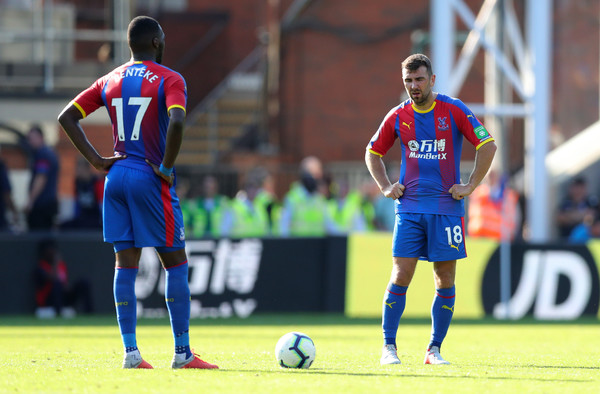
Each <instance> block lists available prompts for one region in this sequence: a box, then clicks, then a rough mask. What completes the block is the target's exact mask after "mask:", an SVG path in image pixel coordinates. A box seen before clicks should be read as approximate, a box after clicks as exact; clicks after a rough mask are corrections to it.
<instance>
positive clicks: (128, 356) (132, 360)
mask: <svg viewBox="0 0 600 394" xmlns="http://www.w3.org/2000/svg"><path fill="white" fill-rule="evenodd" d="M123 368H124V369H136V368H140V369H153V368H152V365H150V364H148V363H147V362H146V361H144V359H143V358H142V355H141V354H140V351H139V350H135V351H133V352H127V353H125V357H123Z"/></svg>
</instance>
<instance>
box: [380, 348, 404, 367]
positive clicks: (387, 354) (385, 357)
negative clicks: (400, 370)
mask: <svg viewBox="0 0 600 394" xmlns="http://www.w3.org/2000/svg"><path fill="white" fill-rule="evenodd" d="M380 362H381V365H390V364H401V362H400V359H399V358H398V354H397V352H396V345H383V349H382V350H381V361H380Z"/></svg>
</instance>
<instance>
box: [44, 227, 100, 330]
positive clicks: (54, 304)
mask: <svg viewBox="0 0 600 394" xmlns="http://www.w3.org/2000/svg"><path fill="white" fill-rule="evenodd" d="M34 276H35V302H36V306H37V309H36V316H38V317H39V318H53V317H55V316H57V315H59V314H60V315H61V316H63V317H74V316H75V310H76V307H77V306H79V305H78V304H81V311H82V312H84V313H91V312H92V298H91V292H90V283H89V282H88V281H85V280H79V281H77V282H75V283H74V284H73V285H71V284H70V283H69V277H68V272H67V265H66V264H65V262H64V260H63V259H62V257H61V255H60V253H59V251H58V247H57V245H56V242H55V241H54V240H53V239H45V240H42V241H41V242H40V243H39V245H38V262H37V267H36V270H35V275H34Z"/></svg>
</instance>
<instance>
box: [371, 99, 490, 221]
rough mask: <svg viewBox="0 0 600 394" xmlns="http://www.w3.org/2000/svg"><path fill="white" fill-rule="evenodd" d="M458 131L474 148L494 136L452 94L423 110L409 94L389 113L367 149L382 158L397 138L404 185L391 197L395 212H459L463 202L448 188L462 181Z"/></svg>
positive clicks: (461, 137) (460, 144) (458, 213)
mask: <svg viewBox="0 0 600 394" xmlns="http://www.w3.org/2000/svg"><path fill="white" fill-rule="evenodd" d="M463 136H464V137H465V138H466V139H467V140H468V141H469V142H470V143H471V144H473V145H474V146H475V148H476V149H479V148H480V147H481V146H482V145H484V144H486V143H488V142H490V141H493V140H494V139H493V138H492V136H491V135H490V134H489V132H488V131H487V130H486V129H485V127H483V125H482V124H481V122H480V121H479V120H478V119H477V118H476V117H475V115H474V114H473V112H471V110H470V109H469V108H467V106H466V105H465V104H464V103H463V102H462V101H460V100H459V99H456V98H453V97H449V96H446V95H443V94H439V93H438V95H437V97H436V99H435V101H434V102H433V104H432V105H431V108H429V109H428V110H425V111H422V110H418V109H416V108H414V107H413V105H412V100H410V99H408V100H406V101H405V102H403V103H402V104H400V105H399V106H397V107H395V108H393V109H392V110H391V111H390V112H388V114H387V115H386V116H385V118H384V120H383V122H382V123H381V125H380V126H379V129H378V130H377V132H376V133H375V135H374V136H373V138H371V141H370V142H369V145H368V146H367V149H368V150H369V151H370V152H371V153H374V154H376V155H379V156H381V157H383V156H384V155H385V154H386V153H387V152H388V150H389V149H390V148H391V147H392V145H394V142H395V141H396V139H399V140H400V147H401V149H402V163H401V166H400V178H399V182H400V183H401V184H402V185H404V186H405V187H406V189H405V190H404V195H403V196H402V197H400V198H399V199H398V200H396V212H397V213H407V212H411V213H428V214H440V215H453V216H464V214H465V209H464V201H463V200H455V199H453V198H452V195H451V194H450V193H449V192H448V190H449V189H450V188H451V187H452V185H454V184H458V183H461V182H460V158H461V154H462V143H463Z"/></svg>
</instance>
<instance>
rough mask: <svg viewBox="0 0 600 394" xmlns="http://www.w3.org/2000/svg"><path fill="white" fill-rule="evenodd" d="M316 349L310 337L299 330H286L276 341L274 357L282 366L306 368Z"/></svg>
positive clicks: (308, 366) (311, 361)
mask: <svg viewBox="0 0 600 394" xmlns="http://www.w3.org/2000/svg"><path fill="white" fill-rule="evenodd" d="M316 354H317V351H316V349H315V344H314V342H313V341H312V339H310V337H309V336H308V335H306V334H303V333H301V332H288V333H287V334H285V335H284V336H282V337H281V338H279V341H277V345H276V346H275V357H276V358H277V362H278V363H279V365H280V366H281V367H283V368H303V369H308V368H310V366H311V365H312V363H313V361H315V356H316Z"/></svg>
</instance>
